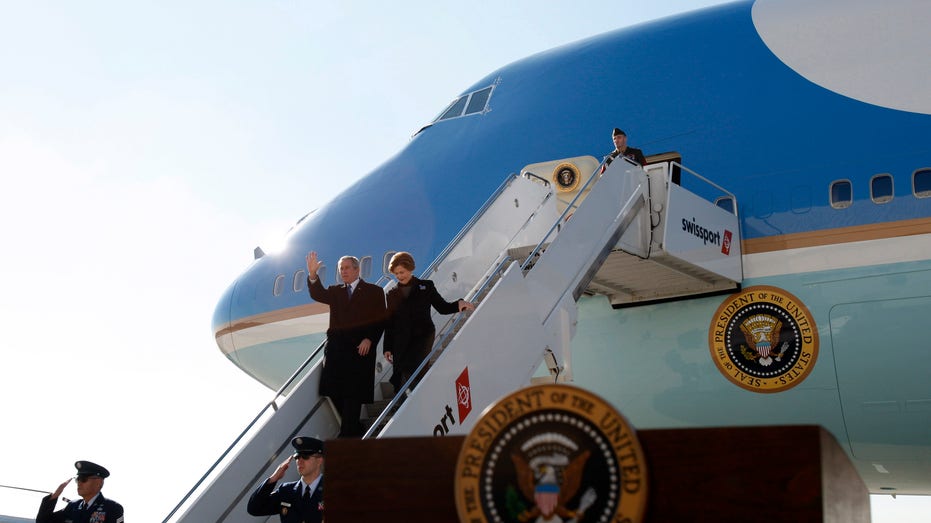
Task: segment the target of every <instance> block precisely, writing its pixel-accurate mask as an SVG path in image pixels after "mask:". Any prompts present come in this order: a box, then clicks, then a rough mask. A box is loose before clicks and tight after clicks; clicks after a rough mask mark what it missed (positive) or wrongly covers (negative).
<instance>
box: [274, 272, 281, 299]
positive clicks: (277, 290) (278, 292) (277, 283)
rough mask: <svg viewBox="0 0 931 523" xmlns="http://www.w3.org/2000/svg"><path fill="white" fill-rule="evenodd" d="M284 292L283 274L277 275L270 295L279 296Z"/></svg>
mask: <svg viewBox="0 0 931 523" xmlns="http://www.w3.org/2000/svg"><path fill="white" fill-rule="evenodd" d="M283 290H284V274H279V275H278V276H276V277H275V287H274V288H273V289H272V294H274V295H275V296H281V292H282V291H283Z"/></svg>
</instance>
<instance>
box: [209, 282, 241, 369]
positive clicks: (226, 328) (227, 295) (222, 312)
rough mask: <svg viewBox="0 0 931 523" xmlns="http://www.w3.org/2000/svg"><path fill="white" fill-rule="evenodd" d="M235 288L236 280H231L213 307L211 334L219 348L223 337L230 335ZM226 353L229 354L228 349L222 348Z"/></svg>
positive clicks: (221, 346) (221, 345)
mask: <svg viewBox="0 0 931 523" xmlns="http://www.w3.org/2000/svg"><path fill="white" fill-rule="evenodd" d="M235 290H236V282H233V284H232V285H230V286H229V288H227V289H226V291H225V292H224V293H223V295H222V296H220V299H219V301H217V305H216V307H215V308H214V309H213V320H212V322H211V328H212V329H213V335H214V336H215V337H216V339H217V344H218V345H219V346H220V348H221V349H223V347H224V346H225V344H224V343H223V340H224V338H229V337H230V327H231V326H232V303H233V293H234V292H235ZM224 352H226V353H227V356H229V355H230V351H227V350H224Z"/></svg>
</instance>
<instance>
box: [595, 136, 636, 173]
mask: <svg viewBox="0 0 931 523" xmlns="http://www.w3.org/2000/svg"><path fill="white" fill-rule="evenodd" d="M611 138H612V139H613V140H614V150H613V151H611V153H610V154H608V156H606V157H605V162H604V164H605V167H607V166H608V165H611V162H612V161H614V159H615V158H617V157H618V156H623V157H625V158H627V159H630V160H633V161H635V162H637V163H638V164H639V165H640V166H643V164H645V163H647V160H646V158H644V157H643V151H641V150H640V149H637V148H635V147H628V146H627V133H625V132H624V131H622V130H620V129H618V128H617V127H615V128H614V132H613V133H612V134H611ZM602 172H604V170H602Z"/></svg>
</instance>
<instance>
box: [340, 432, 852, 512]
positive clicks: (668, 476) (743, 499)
mask: <svg viewBox="0 0 931 523" xmlns="http://www.w3.org/2000/svg"><path fill="white" fill-rule="evenodd" d="M637 437H638V439H639V440H640V444H641V446H642V447H643V451H644V454H645V455H646V461H647V465H648V467H649V471H648V477H649V487H648V501H647V512H646V517H645V521H647V522H657V523H658V522H700V521H709V522H711V521H713V522H715V523H721V522H729V521H733V522H741V523H746V522H753V521H766V522H768V523H771V522H775V521H778V522H785V521H791V522H793V523H805V522H811V523H815V522H818V523H827V522H830V523H858V522H864V523H867V522H869V521H870V500H869V492H868V491H867V490H866V485H864V483H863V481H862V480H861V479H860V477H859V475H857V472H856V470H855V469H854V468H853V465H852V464H851V463H850V461H849V460H848V458H847V455H846V454H845V453H844V451H843V450H842V449H841V448H840V446H838V444H837V442H836V441H835V440H834V438H833V436H831V435H830V434H829V433H827V432H826V431H825V430H824V429H822V428H821V427H818V426H772V427H727V428H704V429H667V430H639V431H637ZM464 439H465V438H464V437H462V436H455V437H442V438H433V437H428V438H394V439H379V440H364V441H363V440H333V441H328V442H327V443H326V445H327V447H326V450H327V455H326V471H325V473H324V476H325V487H324V504H325V506H326V512H325V518H326V521H327V523H350V522H351V523H358V522H363V521H365V522H368V521H378V522H408V523H409V522H420V521H423V522H431V523H445V522H449V523H455V522H457V521H459V519H458V516H457V513H456V501H455V493H454V490H453V483H454V477H455V469H456V459H457V457H458V455H459V449H460V447H461V446H462V442H463V440H464Z"/></svg>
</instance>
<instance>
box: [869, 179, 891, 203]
mask: <svg viewBox="0 0 931 523" xmlns="http://www.w3.org/2000/svg"><path fill="white" fill-rule="evenodd" d="M893 194H894V191H893V188H892V175H891V174H877V175H876V176H874V177H873V179H872V180H870V199H872V200H873V203H887V202H890V201H892V196H893Z"/></svg>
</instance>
